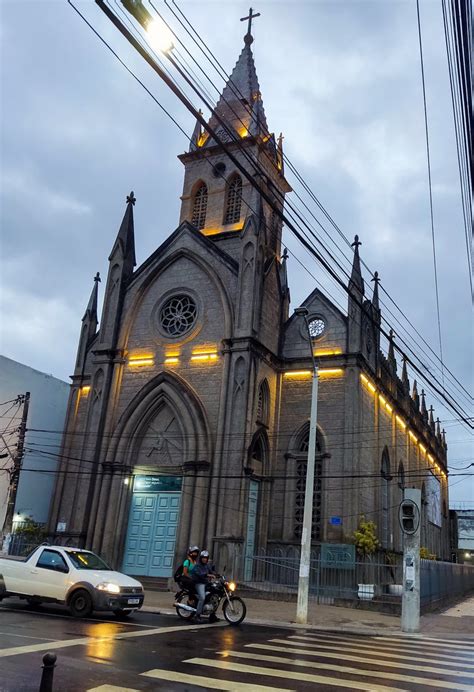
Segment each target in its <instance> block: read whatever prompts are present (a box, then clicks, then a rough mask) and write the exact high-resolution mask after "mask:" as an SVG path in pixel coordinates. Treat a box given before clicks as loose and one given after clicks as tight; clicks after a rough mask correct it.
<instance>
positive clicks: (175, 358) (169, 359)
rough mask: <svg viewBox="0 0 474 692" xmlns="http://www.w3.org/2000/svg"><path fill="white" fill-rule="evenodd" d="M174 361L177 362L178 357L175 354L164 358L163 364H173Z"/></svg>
mask: <svg viewBox="0 0 474 692" xmlns="http://www.w3.org/2000/svg"><path fill="white" fill-rule="evenodd" d="M176 363H179V358H178V357H177V356H170V357H169V358H165V365H175V364H176Z"/></svg>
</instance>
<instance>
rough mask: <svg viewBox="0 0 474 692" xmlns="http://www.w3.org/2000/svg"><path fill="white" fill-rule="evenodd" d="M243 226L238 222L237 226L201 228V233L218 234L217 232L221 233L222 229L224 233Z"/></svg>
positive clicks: (237, 229) (206, 234) (240, 228)
mask: <svg viewBox="0 0 474 692" xmlns="http://www.w3.org/2000/svg"><path fill="white" fill-rule="evenodd" d="M242 228H243V225H242V224H239V225H238V226H236V227H235V228H234V227H232V226H231V227H230V228H225V229H224V228H222V226H219V227H211V228H202V229H201V233H202V234H203V235H205V236H210V235H218V234H219V233H223V232H224V231H225V232H226V233H229V232H233V231H241V230H242Z"/></svg>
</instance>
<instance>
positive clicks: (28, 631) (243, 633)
mask: <svg viewBox="0 0 474 692" xmlns="http://www.w3.org/2000/svg"><path fill="white" fill-rule="evenodd" d="M48 651H51V652H54V653H55V654H56V655H57V657H58V659H57V667H56V670H55V675H54V690H55V691H56V692H69V691H71V692H76V691H77V692H90V691H92V690H94V691H95V692H119V691H120V690H121V691H122V692H124V691H126V690H128V691H129V692H132V691H133V690H181V692H183V691H184V690H189V691H192V690H203V689H220V690H236V691H240V690H248V691H249V692H258V691H259V690H268V691H270V690H298V691H300V690H301V691H305V692H306V691H309V690H328V689H329V690H330V689H337V688H340V689H343V690H344V689H345V690H373V691H380V692H382V691H383V692H389V690H402V689H403V690H471V691H472V690H474V652H473V650H472V641H466V640H465V639H463V638H462V636H460V637H458V638H456V639H453V638H449V639H446V638H443V637H433V638H428V637H426V636H420V637H410V638H408V637H402V636H395V635H393V634H389V635H388V636H361V635H353V634H348V633H342V632H341V633H340V634H339V633H328V632H318V631H315V630H314V629H313V630H311V631H310V630H308V631H305V630H302V629H292V628H290V627H271V626H266V625H260V626H259V625H255V624H246V623H245V622H244V623H243V624H242V625H240V626H239V627H232V626H229V625H227V623H225V621H224V622H222V621H221V622H219V623H216V624H214V625H208V624H206V625H200V626H198V625H194V626H192V625H191V624H188V623H186V622H183V621H182V620H180V619H179V618H178V617H177V616H175V615H174V616H173V615H158V614H152V613H138V614H136V615H135V616H134V617H133V619H130V620H129V621H128V622H118V621H116V620H115V619H114V618H110V616H109V615H107V614H103V615H99V616H97V617H94V618H90V619H88V620H76V619H74V618H73V617H72V616H70V615H69V614H68V613H67V611H66V610H64V609H62V608H61V607H60V606H50V607H46V606H42V607H40V608H37V609H32V608H30V607H29V606H25V605H24V604H23V603H22V602H19V601H15V600H14V599H9V600H8V601H4V602H3V604H2V606H0V690H1V691H2V692H22V691H25V692H27V691H28V692H29V691H30V690H31V691H33V690H34V691H35V692H37V690H38V688H39V682H40V678H41V665H42V657H43V655H44V654H45V653H46V652H48Z"/></svg>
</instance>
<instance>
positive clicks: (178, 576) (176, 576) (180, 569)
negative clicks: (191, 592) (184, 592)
mask: <svg viewBox="0 0 474 692" xmlns="http://www.w3.org/2000/svg"><path fill="white" fill-rule="evenodd" d="M183 569H184V565H183V564H182V563H181V564H180V566H179V567H178V569H177V570H176V572H175V573H174V575H173V579H174V580H175V582H176V583H178V582H179V581H180V579H181V577H182V576H183Z"/></svg>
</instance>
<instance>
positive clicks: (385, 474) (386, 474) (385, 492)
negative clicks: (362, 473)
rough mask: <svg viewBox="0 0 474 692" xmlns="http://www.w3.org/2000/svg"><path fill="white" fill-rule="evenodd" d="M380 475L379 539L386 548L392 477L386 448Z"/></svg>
mask: <svg viewBox="0 0 474 692" xmlns="http://www.w3.org/2000/svg"><path fill="white" fill-rule="evenodd" d="M380 473H381V475H382V484H381V498H380V499H381V514H382V522H381V539H382V546H383V547H384V548H388V547H390V546H389V542H390V481H391V480H392V476H391V474H390V455H389V453H388V449H387V447H384V450H383V452H382V465H381V469H380Z"/></svg>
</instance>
